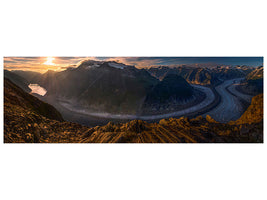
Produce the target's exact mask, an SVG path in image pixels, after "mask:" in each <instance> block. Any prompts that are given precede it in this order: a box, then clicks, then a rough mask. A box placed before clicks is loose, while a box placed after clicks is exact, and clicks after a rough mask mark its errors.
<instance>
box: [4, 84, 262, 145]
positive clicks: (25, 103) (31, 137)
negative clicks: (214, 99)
mask: <svg viewBox="0 0 267 200" xmlns="http://www.w3.org/2000/svg"><path fill="white" fill-rule="evenodd" d="M4 98H5V99H4V142H5V143H21V142H22V143H33V142H35V143H36V142H42V143H62V142H63V143H114V142H122V143H126V142H130V143H167V142H171V143H180V142H182V143H184V142H186V143H187V142H188V143H194V142H200V143H201V142H205V143H213V142H218V143H225V142H227V143H228V142H246V143H247V142H257V143H262V142H263V108H262V105H263V95H262V94H261V95H258V96H256V97H254V98H253V100H252V104H251V105H250V106H249V108H248V110H247V111H246V112H245V113H244V114H243V115H242V116H241V118H240V119H239V120H237V121H233V122H229V123H228V124H223V123H218V122H216V121H215V120H213V119H212V118H211V117H210V116H207V117H206V118H203V117H201V116H199V117H196V118H194V119H188V118H185V117H181V118H179V119H175V118H170V119H162V120H161V121H160V122H159V123H147V122H144V121H141V120H133V121H131V122H128V123H117V124H114V123H111V122H110V123H108V124H107V125H105V126H96V127H94V128H88V127H86V126H82V125H79V124H76V123H70V122H64V121H63V119H62V117H60V115H59V113H58V112H57V111H56V110H55V109H54V108H53V107H52V106H51V105H48V104H46V103H44V102H42V101H40V100H38V99H37V98H35V97H34V96H32V95H30V94H27V93H26V92H24V91H23V90H22V89H20V88H19V87H18V86H16V85H15V84H13V83H12V82H11V81H10V80H8V79H5V80H4ZM41 108H43V109H41ZM46 111H48V112H46Z"/></svg>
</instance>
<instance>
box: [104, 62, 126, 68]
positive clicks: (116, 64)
mask: <svg viewBox="0 0 267 200" xmlns="http://www.w3.org/2000/svg"><path fill="white" fill-rule="evenodd" d="M108 65H109V66H110V67H114V68H117V69H124V68H125V66H126V65H124V64H121V63H108Z"/></svg>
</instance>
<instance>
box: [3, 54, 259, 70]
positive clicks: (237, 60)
mask: <svg viewBox="0 0 267 200" xmlns="http://www.w3.org/2000/svg"><path fill="white" fill-rule="evenodd" d="M88 59H91V60H101V61H118V62H122V63H124V64H127V65H134V66H136V67H138V68H142V67H149V66H155V65H183V64H186V65H201V66H205V64H207V65H248V66H254V67H256V66H260V65H263V57H4V69H7V70H28V71H37V72H41V73H44V72H46V71H47V70H55V71H62V70H65V69H66V68H68V67H70V66H72V67H75V66H78V65H79V63H80V62H81V61H83V60H88Z"/></svg>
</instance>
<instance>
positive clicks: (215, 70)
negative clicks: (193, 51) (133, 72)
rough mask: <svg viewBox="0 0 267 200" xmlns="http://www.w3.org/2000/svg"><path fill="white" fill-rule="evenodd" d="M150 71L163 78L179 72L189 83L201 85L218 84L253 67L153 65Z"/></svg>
mask: <svg viewBox="0 0 267 200" xmlns="http://www.w3.org/2000/svg"><path fill="white" fill-rule="evenodd" d="M147 70H148V72H149V73H150V74H151V75H152V76H154V77H156V78H158V79H160V80H162V79H163V78H164V77H165V76H167V75H168V74H177V75H180V76H182V77H183V78H184V79H185V80H186V81H187V82H188V83H191V84H200V85H212V86H215V85H218V84H220V83H222V81H223V80H227V79H233V78H241V77H244V76H246V75H247V74H248V73H250V72H251V71H252V68H251V67H246V66H236V67H225V66H218V67H191V66H187V65H182V66H178V67H169V66H152V67H150V68H149V69H147Z"/></svg>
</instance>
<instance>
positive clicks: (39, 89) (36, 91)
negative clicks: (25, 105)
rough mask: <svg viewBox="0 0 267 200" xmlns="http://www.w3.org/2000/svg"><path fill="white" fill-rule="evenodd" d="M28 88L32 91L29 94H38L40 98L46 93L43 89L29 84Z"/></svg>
mask: <svg viewBox="0 0 267 200" xmlns="http://www.w3.org/2000/svg"><path fill="white" fill-rule="evenodd" d="M29 88H30V89H31V90H32V91H31V93H35V94H39V95H41V96H44V95H45V94H46V92H47V91H46V89H45V88H43V87H41V86H40V85H38V84H30V85H29Z"/></svg>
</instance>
